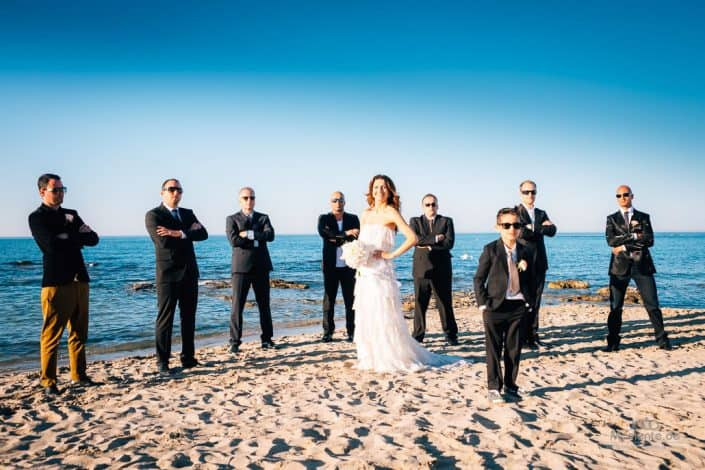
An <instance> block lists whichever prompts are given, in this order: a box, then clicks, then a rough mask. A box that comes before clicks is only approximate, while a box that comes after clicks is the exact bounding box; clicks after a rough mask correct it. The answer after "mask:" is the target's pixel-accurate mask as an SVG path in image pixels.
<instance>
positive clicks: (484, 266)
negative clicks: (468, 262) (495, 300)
mask: <svg viewBox="0 0 705 470" xmlns="http://www.w3.org/2000/svg"><path fill="white" fill-rule="evenodd" d="M491 265H492V259H491V257H490V250H489V248H488V247H485V248H484V249H483V250H482V255H480V260H479V261H478V263H477V271H475V277H474V278H473V285H474V287H475V299H476V300H477V305H478V306H479V307H482V306H483V305H487V297H488V294H487V276H488V275H489V273H490V267H491Z"/></svg>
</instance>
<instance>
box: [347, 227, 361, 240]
mask: <svg viewBox="0 0 705 470" xmlns="http://www.w3.org/2000/svg"><path fill="white" fill-rule="evenodd" d="M345 235H347V236H349V237H355V238H357V236H358V235H360V229H357V228H351V229H350V230H346V231H345Z"/></svg>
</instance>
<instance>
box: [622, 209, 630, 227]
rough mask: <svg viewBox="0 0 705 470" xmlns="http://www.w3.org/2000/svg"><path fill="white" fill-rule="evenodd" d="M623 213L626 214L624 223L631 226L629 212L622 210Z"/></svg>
mask: <svg viewBox="0 0 705 470" xmlns="http://www.w3.org/2000/svg"><path fill="white" fill-rule="evenodd" d="M622 215H623V216H624V225H626V226H627V228H629V212H622Z"/></svg>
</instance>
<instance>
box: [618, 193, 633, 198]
mask: <svg viewBox="0 0 705 470" xmlns="http://www.w3.org/2000/svg"><path fill="white" fill-rule="evenodd" d="M631 195H632V193H622V194H617V195H615V197H616V198H617V199H622V198H623V197H630V196H631Z"/></svg>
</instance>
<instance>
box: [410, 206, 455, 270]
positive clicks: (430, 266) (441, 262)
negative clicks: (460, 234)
mask: <svg viewBox="0 0 705 470" xmlns="http://www.w3.org/2000/svg"><path fill="white" fill-rule="evenodd" d="M409 226H410V227H411V229H412V230H413V231H414V233H416V236H417V237H418V242H417V243H416V247H415V248H414V264H413V268H412V272H413V276H414V277H421V278H423V277H428V276H430V275H431V274H432V273H433V272H434V271H435V272H437V273H439V272H445V273H451V272H452V265H451V260H450V259H451V254H450V250H452V249H453V245H454V244H455V229H454V228H453V219H451V218H450V217H444V216H442V215H436V217H435V218H434V219H433V230H431V227H430V226H429V223H428V219H427V218H426V216H425V215H422V216H421V217H412V218H411V219H410V220H409ZM441 234H443V235H444V236H445V238H444V239H443V240H442V241H440V242H438V243H436V235H441ZM428 247H430V248H431V250H430V251H429V249H428Z"/></svg>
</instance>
